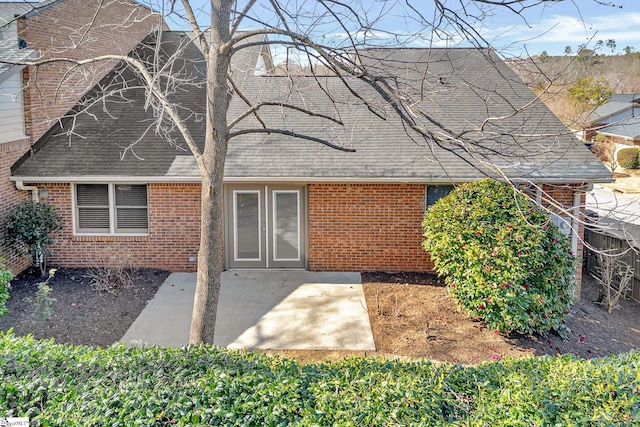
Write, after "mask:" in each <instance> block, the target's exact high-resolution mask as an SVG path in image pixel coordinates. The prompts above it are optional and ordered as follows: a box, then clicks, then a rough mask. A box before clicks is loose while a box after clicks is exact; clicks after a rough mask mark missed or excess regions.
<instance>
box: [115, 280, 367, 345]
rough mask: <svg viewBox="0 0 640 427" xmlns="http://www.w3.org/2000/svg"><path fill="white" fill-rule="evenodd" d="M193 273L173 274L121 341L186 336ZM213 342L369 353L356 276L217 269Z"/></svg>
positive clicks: (175, 340)
mask: <svg viewBox="0 0 640 427" xmlns="http://www.w3.org/2000/svg"><path fill="white" fill-rule="evenodd" d="M195 284H196V275H195V273H172V274H171V275H170V276H169V277H168V278H167V279H166V281H165V282H164V283H163V284H162V286H161V287H160V288H159V289H158V292H157V293H156V295H155V296H154V298H153V299H151V300H150V301H149V302H148V304H147V306H146V307H145V309H144V310H143V311H142V313H140V316H138V318H137V319H136V320H135V322H134V323H133V324H132V325H131V327H130V328H129V330H128V331H127V332H126V334H125V335H124V336H123V337H122V339H121V341H123V342H126V343H134V342H141V343H145V344H147V345H158V346H163V347H179V346H182V345H186V344H187V343H188V341H189V328H190V325H191V314H192V310H193V296H194V293H195ZM214 344H216V345H219V346H221V347H228V348H245V349H282V350H296V349H299V350H303V349H304V350H375V345H374V342H373V335H372V333H371V324H370V323H369V316H368V313H367V305H366V301H365V298H364V293H363V291H362V281H361V278H360V274H359V273H330V272H320V273H316V272H308V271H303V270H231V271H225V272H223V273H222V286H221V289H220V301H219V304H218V314H217V320H216V336H215V341H214Z"/></svg>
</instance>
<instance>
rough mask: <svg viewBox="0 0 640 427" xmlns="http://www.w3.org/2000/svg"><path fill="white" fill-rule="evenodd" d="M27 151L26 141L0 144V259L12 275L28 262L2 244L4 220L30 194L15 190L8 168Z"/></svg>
mask: <svg viewBox="0 0 640 427" xmlns="http://www.w3.org/2000/svg"><path fill="white" fill-rule="evenodd" d="M28 149H29V140H28V139H21V140H18V141H12V142H5V143H0V259H2V260H3V261H2V262H3V263H4V265H5V266H6V267H8V268H10V269H11V270H12V271H13V272H14V273H18V272H20V271H22V270H23V269H25V268H26V267H28V265H29V261H28V259H27V258H25V257H18V256H16V255H15V254H14V253H13V251H11V250H10V249H9V248H7V247H6V246H4V244H2V238H3V236H4V226H5V218H6V217H7V215H8V214H9V212H10V211H11V209H12V208H13V206H15V205H16V204H17V203H18V202H20V201H22V200H26V199H28V198H29V197H31V193H29V192H28V191H18V190H16V186H15V184H14V183H13V182H11V181H9V176H10V175H11V172H10V169H9V168H11V165H12V164H13V163H14V162H15V161H16V160H18V159H19V158H20V156H22V155H23V154H24V153H25V152H26V151H27V150H28Z"/></svg>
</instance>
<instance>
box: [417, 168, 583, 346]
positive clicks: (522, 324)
mask: <svg viewBox="0 0 640 427" xmlns="http://www.w3.org/2000/svg"><path fill="white" fill-rule="evenodd" d="M423 226H424V230H425V233H424V236H425V240H424V243H423V246H424V248H425V249H426V250H427V251H428V252H429V253H430V255H431V258H432V259H433V261H434V264H435V267H436V270H437V272H438V274H439V275H441V276H445V281H446V283H447V285H448V289H449V291H450V292H451V294H452V295H453V296H454V297H455V298H456V300H457V302H458V305H459V306H460V307H462V308H464V309H466V311H467V313H468V315H469V316H471V317H472V318H479V319H482V320H484V321H485V322H486V323H487V324H488V326H489V327H490V328H492V329H497V330H499V331H500V332H503V333H506V334H509V333H511V332H520V333H525V334H531V333H545V332H547V331H550V330H555V331H558V332H560V333H564V332H565V329H566V328H565V326H564V323H563V320H564V318H565V316H566V315H567V314H568V312H569V308H570V307H571V305H572V304H573V303H574V301H575V289H576V283H575V268H576V262H575V258H574V257H573V255H572V254H571V252H570V247H569V241H568V239H567V238H566V237H565V236H563V235H562V234H561V233H560V232H559V231H558V229H557V228H556V227H555V226H554V225H553V224H552V223H551V221H550V219H549V214H548V213H547V212H546V211H544V210H543V209H541V208H539V207H537V206H536V205H535V203H534V202H533V201H532V200H531V199H530V198H529V197H527V196H526V195H524V194H523V193H521V192H519V191H518V190H515V189H514V188H512V187H511V186H510V185H507V184H503V183H499V182H497V181H493V180H489V179H486V180H482V181H478V182H475V183H469V184H465V185H462V186H458V187H457V188H456V189H455V190H454V191H453V192H451V193H450V194H449V195H448V196H447V197H444V198H442V199H440V200H439V201H438V203H436V204H435V205H434V206H432V207H431V208H430V209H429V210H428V211H427V213H426V215H425V218H424V222H423Z"/></svg>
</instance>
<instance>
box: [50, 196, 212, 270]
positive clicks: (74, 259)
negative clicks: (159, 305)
mask: <svg viewBox="0 0 640 427" xmlns="http://www.w3.org/2000/svg"><path fill="white" fill-rule="evenodd" d="M39 187H40V188H43V187H45V188H46V189H47V191H48V193H49V196H48V197H47V199H46V201H47V203H50V204H51V205H53V206H55V207H56V209H57V210H58V214H59V215H60V217H61V218H62V222H63V224H64V226H63V229H62V230H60V231H58V232H57V233H56V235H55V236H54V238H55V240H56V243H55V244H54V246H53V247H52V248H51V252H52V253H53V257H52V259H51V260H50V261H49V262H50V264H52V265H57V266H65V267H88V266H89V267H90V266H100V265H105V264H108V263H109V259H108V258H109V255H110V254H113V253H114V252H115V253H120V254H122V256H130V257H131V259H132V260H133V263H134V264H135V266H136V267H150V268H162V269H166V270H171V271H196V262H189V257H197V255H198V247H199V244H200V184H149V187H148V193H147V194H148V206H149V235H148V236H142V237H139V236H74V235H73V216H72V215H73V213H72V209H73V207H72V206H73V205H72V191H71V185H70V184H39Z"/></svg>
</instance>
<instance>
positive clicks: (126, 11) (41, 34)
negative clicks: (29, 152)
mask: <svg viewBox="0 0 640 427" xmlns="http://www.w3.org/2000/svg"><path fill="white" fill-rule="evenodd" d="M101 4H102V8H101V9H100V10H99V12H98V13H97V15H96V11H97V9H98V8H99V7H100V5H101ZM94 17H95V21H94ZM160 19H161V18H160V16H159V15H152V14H151V11H150V10H149V9H147V8H145V7H143V6H141V5H139V4H136V3H135V2H133V1H131V0H106V1H104V2H97V1H87V0H65V1H63V2H61V3H59V4H56V5H54V6H51V7H49V8H46V9H44V10H42V11H41V12H39V13H36V14H35V15H33V16H31V17H28V18H26V19H20V20H18V32H19V34H20V36H21V37H22V38H23V39H25V40H26V41H27V42H28V44H29V48H31V49H35V50H36V52H37V55H38V57H39V58H40V59H51V58H64V57H70V58H73V59H79V60H81V59H87V58H92V57H95V56H99V55H105V54H127V53H128V52H129V51H131V50H132V49H133V48H134V47H135V46H136V45H137V44H138V43H139V42H140V41H141V40H142V39H143V38H144V37H145V36H146V35H147V34H149V33H150V32H151V30H152V29H153V27H154V26H155V25H157V24H158V23H159V22H161V21H160ZM93 21H94V22H93ZM92 22H93V23H92ZM114 64H115V62H113V61H110V62H102V63H97V64H92V65H88V66H83V67H81V68H80V69H78V70H76V71H74V72H71V73H70V74H66V73H67V72H68V70H69V69H70V68H71V65H69V64H65V63H60V62H58V63H52V64H48V65H43V66H41V67H39V68H38V69H37V70H36V69H35V68H34V67H28V68H27V69H26V70H25V72H24V82H25V86H26V89H25V92H24V100H25V106H27V108H26V112H25V113H26V122H27V134H28V135H29V136H30V137H32V141H35V140H36V139H37V138H39V137H40V136H41V135H42V134H43V133H44V132H45V131H46V130H47V129H48V128H49V127H50V126H51V124H52V123H53V122H52V121H55V120H57V119H58V118H60V117H62V116H63V115H64V114H65V113H66V112H67V111H69V109H71V107H73V106H74V105H75V104H76V102H77V101H78V99H80V97H81V96H82V95H83V94H84V93H85V92H86V91H87V90H88V89H90V88H91V87H92V86H93V85H94V84H95V83H97V82H98V80H99V79H100V78H101V77H102V76H104V75H105V74H106V73H107V72H108V71H109V70H110V69H111V68H112V67H113V65H114ZM63 79H65V84H64V85H63V86H62V89H61V90H60V91H57V88H58V86H59V84H60V82H61V81H62V80H63ZM56 92H57V93H56Z"/></svg>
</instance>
